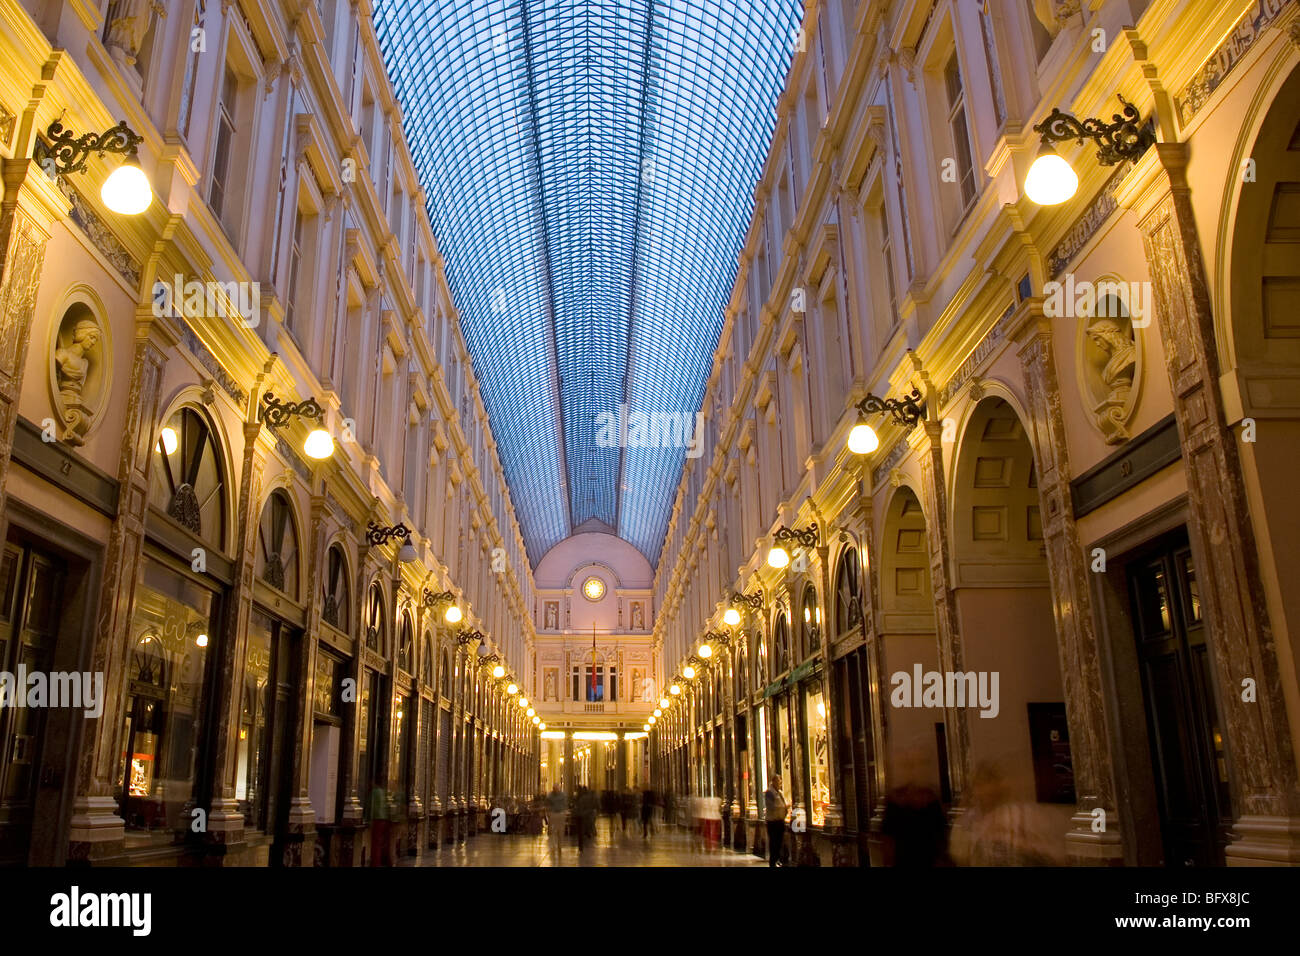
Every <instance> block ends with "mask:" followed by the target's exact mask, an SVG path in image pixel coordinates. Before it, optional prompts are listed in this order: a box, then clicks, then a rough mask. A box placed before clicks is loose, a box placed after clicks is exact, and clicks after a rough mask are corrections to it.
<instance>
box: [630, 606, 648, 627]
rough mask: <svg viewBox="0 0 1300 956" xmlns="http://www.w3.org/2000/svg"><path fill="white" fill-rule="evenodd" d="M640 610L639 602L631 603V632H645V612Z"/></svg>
mask: <svg viewBox="0 0 1300 956" xmlns="http://www.w3.org/2000/svg"><path fill="white" fill-rule="evenodd" d="M641 608H642V604H641V602H640V601H634V602H633V604H632V630H634V631H644V630H645V612H644V611H642V610H641Z"/></svg>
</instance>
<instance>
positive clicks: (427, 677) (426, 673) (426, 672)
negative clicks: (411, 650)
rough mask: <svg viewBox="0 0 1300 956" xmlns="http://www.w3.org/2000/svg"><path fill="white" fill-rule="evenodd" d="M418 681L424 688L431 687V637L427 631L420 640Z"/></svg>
mask: <svg viewBox="0 0 1300 956" xmlns="http://www.w3.org/2000/svg"><path fill="white" fill-rule="evenodd" d="M420 680H422V681H423V682H424V685H425V686H426V687H430V688H431V687H433V635H432V634H430V633H429V632H428V631H425V632H424V637H423V638H422V639H421V640H420Z"/></svg>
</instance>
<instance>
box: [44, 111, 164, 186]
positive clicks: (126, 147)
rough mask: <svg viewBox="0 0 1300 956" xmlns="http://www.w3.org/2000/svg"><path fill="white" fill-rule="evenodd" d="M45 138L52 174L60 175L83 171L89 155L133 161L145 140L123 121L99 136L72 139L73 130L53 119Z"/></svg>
mask: <svg viewBox="0 0 1300 956" xmlns="http://www.w3.org/2000/svg"><path fill="white" fill-rule="evenodd" d="M46 136H48V137H49V140H50V157H51V158H52V159H53V160H54V171H55V172H56V173H58V174H59V175H62V176H66V175H69V174H71V173H79V172H81V171H82V170H83V169H85V168H86V162H87V161H88V160H89V159H90V154H91V153H94V154H95V155H97V156H99V157H101V158H103V156H104V154H106V153H113V154H114V155H119V156H126V157H127V158H128V159H135V158H136V155H137V147H138V146H139V145H140V144H141V143H143V142H144V137H143V136H140V135H139V134H137V133H136V132H135V130H133V129H131V127H129V126H127V125H126V120H122V122H120V123H118V124H117V125H116V126H114V127H113V128H112V129H108V130H105V131H104V132H102V133H85V134H83V135H82V136H74V135H73V133H72V130H70V129H66V128H64V126H63V124H62V123H61V122H59V121H58V120H55V121H54V122H53V123H51V124H50V128H49V129H48V130H46Z"/></svg>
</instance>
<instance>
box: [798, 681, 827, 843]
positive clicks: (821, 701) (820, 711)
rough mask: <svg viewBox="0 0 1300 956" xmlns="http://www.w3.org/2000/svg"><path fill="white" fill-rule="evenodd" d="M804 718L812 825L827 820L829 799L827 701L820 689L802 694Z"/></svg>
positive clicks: (823, 823)
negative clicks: (806, 731) (806, 736)
mask: <svg viewBox="0 0 1300 956" xmlns="http://www.w3.org/2000/svg"><path fill="white" fill-rule="evenodd" d="M804 720H805V726H806V727H807V730H808V738H807V742H806V743H807V753H808V776H807V778H806V779H807V781H808V785H809V786H808V806H809V810H810V813H811V817H812V819H811V820H810V821H809V822H810V823H811V824H812V825H813V826H815V827H819V826H823V825H825V823H826V808H827V806H828V805H829V804H830V802H831V777H830V763H829V761H828V759H827V743H826V741H827V721H826V701H825V698H824V697H823V696H822V692H821V690H820V689H818V690H817V691H816V692H813V693H809V694H806V695H805V696H804Z"/></svg>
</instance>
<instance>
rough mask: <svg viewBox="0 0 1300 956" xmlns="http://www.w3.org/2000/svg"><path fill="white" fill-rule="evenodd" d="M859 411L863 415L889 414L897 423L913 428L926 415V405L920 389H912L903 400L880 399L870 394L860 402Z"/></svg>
mask: <svg viewBox="0 0 1300 956" xmlns="http://www.w3.org/2000/svg"><path fill="white" fill-rule="evenodd" d="M858 411H859V412H861V413H862V414H863V415H872V414H874V413H876V412H888V413H889V417H890V418H892V419H893V420H894V421H895V422H897V423H898V424H900V425H903V426H905V427H907V428H911V427H912V426H913V425H915V424H916V423H917V422H918V421H920V420H921V417H922V416H923V415H924V414H925V405H924V404H922V402H921V390H920V389H919V388H914V389H912V392H911V394H910V395H904V396H903V397H902V398H880V397H879V396H877V395H872V394H871V393H869V392H868V393H867V395H866V397H865V398H863V399H862V401H860V402H858Z"/></svg>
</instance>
